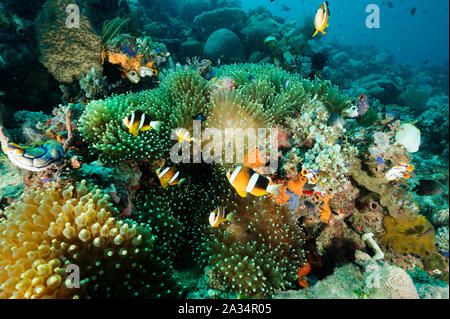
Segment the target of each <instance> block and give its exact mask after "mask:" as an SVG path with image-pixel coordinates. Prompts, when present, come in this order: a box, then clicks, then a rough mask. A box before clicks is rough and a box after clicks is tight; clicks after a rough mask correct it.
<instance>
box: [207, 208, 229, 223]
mask: <svg viewBox="0 0 450 319" xmlns="http://www.w3.org/2000/svg"><path fill="white" fill-rule="evenodd" d="M231 216H232V214H231V213H230V214H228V215H227V216H225V207H222V206H217V207H216V208H215V209H214V210H213V211H212V212H211V214H209V224H210V225H211V227H219V225H220V224H222V223H223V222H225V221H227V220H230V218H231Z"/></svg>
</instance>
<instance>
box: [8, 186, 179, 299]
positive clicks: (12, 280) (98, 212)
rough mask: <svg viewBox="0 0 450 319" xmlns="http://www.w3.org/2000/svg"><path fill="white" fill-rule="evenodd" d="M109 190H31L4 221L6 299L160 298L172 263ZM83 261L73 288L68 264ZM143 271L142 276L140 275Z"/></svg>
mask: <svg viewBox="0 0 450 319" xmlns="http://www.w3.org/2000/svg"><path fill="white" fill-rule="evenodd" d="M113 214H114V209H112V207H111V204H109V203H108V196H107V195H105V196H102V195H101V192H100V190H99V189H95V190H94V191H91V192H90V191H89V189H88V188H87V186H86V183H85V181H82V182H81V183H80V184H78V185H77V186H73V185H70V184H69V185H67V186H66V187H64V188H61V187H59V186H58V185H57V184H56V183H53V184H52V185H51V186H50V187H48V188H46V189H43V188H37V189H34V190H31V191H29V192H28V193H26V194H25V195H23V197H22V198H21V200H20V201H16V202H14V203H13V204H12V205H10V206H8V207H6V209H5V211H4V215H5V217H6V218H4V219H2V220H1V221H0V243H1V247H2V249H1V251H0V298H33V299H34V298H79V297H95V296H96V297H103V298H105V297H119V296H120V297H127V296H128V297H137V296H140V297H160V296H168V295H171V293H176V292H177V291H176V290H175V289H172V290H171V287H170V285H171V284H172V279H171V277H169V275H168V274H169V273H170V271H171V267H170V265H165V264H164V263H162V262H161V261H160V260H159V257H158V256H155V255H154V254H153V252H152V246H153V241H154V239H153V236H152V235H151V233H150V230H149V228H146V227H144V226H142V225H137V224H128V223H126V222H124V221H119V220H117V219H116V218H114V217H113ZM69 264H75V265H77V266H78V267H79V270H80V271H79V274H80V288H79V289H76V288H68V286H67V282H66V279H67V274H66V267H67V265H69ZM136 274H143V276H139V278H135V275H136Z"/></svg>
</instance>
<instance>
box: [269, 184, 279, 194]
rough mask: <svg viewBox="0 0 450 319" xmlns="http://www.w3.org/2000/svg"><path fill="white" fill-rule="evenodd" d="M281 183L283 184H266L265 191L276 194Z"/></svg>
mask: <svg viewBox="0 0 450 319" xmlns="http://www.w3.org/2000/svg"><path fill="white" fill-rule="evenodd" d="M282 185H283V184H276V185H268V186H267V189H266V191H267V192H268V193H271V194H274V195H276V194H277V193H278V190H279V189H280V187H281V186H282Z"/></svg>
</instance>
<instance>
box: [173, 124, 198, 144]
mask: <svg viewBox="0 0 450 319" xmlns="http://www.w3.org/2000/svg"><path fill="white" fill-rule="evenodd" d="M175 134H176V135H177V137H178V143H181V142H188V143H191V142H192V141H196V140H197V139H196V138H194V137H191V134H190V133H189V131H188V130H187V129H185V128H183V127H179V128H177V129H175Z"/></svg>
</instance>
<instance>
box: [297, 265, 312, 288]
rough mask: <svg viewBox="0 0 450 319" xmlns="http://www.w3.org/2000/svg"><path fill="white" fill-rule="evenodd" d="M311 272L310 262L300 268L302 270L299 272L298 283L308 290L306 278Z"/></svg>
mask: <svg viewBox="0 0 450 319" xmlns="http://www.w3.org/2000/svg"><path fill="white" fill-rule="evenodd" d="M310 272H311V264H310V263H309V262H306V265H304V266H302V267H300V269H299V270H298V271H297V277H298V278H297V281H298V284H299V285H300V286H301V287H303V288H307V287H309V284H308V280H307V279H306V278H303V277H305V276H306V275H308V274H309V273H310Z"/></svg>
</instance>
